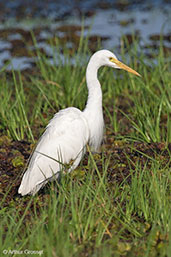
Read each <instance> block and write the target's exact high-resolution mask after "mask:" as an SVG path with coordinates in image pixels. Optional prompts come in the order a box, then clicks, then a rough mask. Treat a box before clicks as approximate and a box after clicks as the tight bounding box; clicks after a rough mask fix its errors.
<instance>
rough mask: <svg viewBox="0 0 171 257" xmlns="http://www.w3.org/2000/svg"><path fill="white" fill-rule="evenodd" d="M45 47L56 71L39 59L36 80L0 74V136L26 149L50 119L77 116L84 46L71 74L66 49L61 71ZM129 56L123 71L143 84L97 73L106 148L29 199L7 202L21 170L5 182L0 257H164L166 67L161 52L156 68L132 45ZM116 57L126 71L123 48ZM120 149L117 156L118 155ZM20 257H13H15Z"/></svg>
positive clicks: (170, 81)
mask: <svg viewBox="0 0 171 257" xmlns="http://www.w3.org/2000/svg"><path fill="white" fill-rule="evenodd" d="M35 44H36V42H35ZM53 48H54V53H55V54H57V55H58V62H59V64H58V65H57V66H55V65H54V66H52V65H50V64H49V62H48V60H47V58H46V57H44V56H43V55H42V54H40V52H39V51H38V52H37V54H38V57H39V58H38V63H37V67H36V71H35V75H30V76H29V77H28V76H26V77H25V76H24V75H23V74H21V73H20V72H19V73H16V72H13V73H12V78H11V79H7V77H6V74H5V73H4V71H3V74H2V73H1V83H0V91H1V95H2V101H0V122H1V123H0V124H1V134H3V135H7V136H8V137H9V138H12V139H13V140H15V141H16V140H27V141H30V142H32V143H34V142H35V141H37V139H38V138H39V136H40V134H41V133H42V131H43V128H44V127H45V126H46V124H47V123H48V121H49V119H50V118H51V117H52V116H53V114H54V113H55V112H56V111H58V110H59V109H61V108H65V107H68V106H76V107H78V108H80V109H83V108H84V105H85V102H86V97H87V89H86V83H85V69H86V63H87V59H86V56H90V51H89V49H88V44H87V39H85V40H83V38H82V39H81V41H80V46H79V48H78V51H77V52H75V64H74V65H73V64H72V58H73V57H72V56H71V55H70V54H69V51H68V50H67V49H65V48H64V49H63V52H64V62H63V60H62V58H61V56H60V55H59V51H60V46H59V45H58V42H57V43H56V45H55V46H53ZM127 50H128V53H127V54H128V56H130V62H129V65H130V66H131V67H132V68H134V69H135V70H137V71H138V72H139V73H140V74H141V75H142V78H138V77H135V76H133V75H129V74H128V73H126V72H124V71H113V70H111V69H110V68H102V69H100V71H99V79H100V81H101V84H102V89H103V105H104V114H105V120H106V134H107V138H108V139H110V140H111V141H110V143H105V144H104V147H103V149H102V154H101V155H92V153H91V152H90V151H89V155H88V156H87V157H86V160H84V161H83V162H82V163H81V164H80V166H79V168H78V169H77V170H75V171H74V172H73V173H71V174H68V175H66V176H63V177H62V179H61V183H59V184H58V182H54V183H53V184H49V185H48V186H47V187H46V189H45V191H44V192H43V193H42V192H40V194H38V195H36V196H35V197H30V196H27V197H23V198H19V197H13V198H12V199H11V198H9V196H10V194H11V188H12V185H13V184H14V183H16V180H18V174H19V173H21V171H22V168H19V169H18V170H16V171H15V169H14V172H16V178H15V179H14V181H12V184H11V183H10V182H11V181H9V187H7V189H6V192H5V193H3V194H2V192H1V191H0V193H1V195H3V197H2V199H1V209H0V217H1V223H0V228H1V229H0V252H1V254H0V255H1V256H3V250H4V249H6V250H7V251H12V250H14V251H20V256H27V255H29V254H28V253H27V252H24V251H26V250H27V249H28V250H34V251H38V252H37V255H38V254H39V255H41V254H42V255H41V256H47V257H48V256H49V257H51V256H60V257H62V256H74V257H75V256H100V257H102V256H108V257H110V256H149V257H151V256H152V257H153V256H163V257H165V256H169V254H170V252H171V246H170V245H169V237H170V233H171V232H170V226H171V222H170V221H171V219H170V213H171V208H170V206H171V205H170V192H171V188H170V179H171V165H170V164H171V163H170V156H171V154H170V151H169V149H170V148H169V147H170V145H169V143H171V120H170V113H171V104H170V103H171V77H170V73H169V60H168V59H167V58H165V57H164V54H163V48H162V45H161V46H160V49H159V54H158V55H157V56H155V55H154V58H155V60H156V62H157V65H156V64H154V63H153V60H150V59H148V58H147V57H146V56H145V54H144V53H143V52H139V51H138V50H137V43H136V42H135V44H134V48H130V49H129V47H128V48H127ZM121 53H122V60H123V61H124V62H125V63H126V64H128V62H127V61H126V58H125V54H126V53H125V51H124V49H121ZM55 54H54V60H55ZM111 142H112V143H111ZM135 142H142V144H144V145H146V150H148V145H149V148H150V144H152V145H155V144H156V145H157V146H160V145H161V151H159V153H158V152H155V151H154V152H149V151H145V150H144V151H143V150H142V149H139V148H138V147H136V145H134V143H135ZM118 147H119V149H121V150H122V154H119V152H118V154H116V151H117V149H118ZM125 149H127V150H126V151H125ZM128 149H129V150H128ZM162 151H163V152H162ZM135 152H136V154H137V155H136V156H135V155H134V153H135ZM123 153H124V154H123ZM121 157H122V158H121ZM22 251H23V252H22ZM39 251H40V252H39ZM41 251H43V252H41ZM8 253H10V252H8ZM18 254H19V253H18ZM18 254H17V252H13V256H18ZM11 255H12V254H11ZM37 255H36V256H37ZM34 256H35V255H34Z"/></svg>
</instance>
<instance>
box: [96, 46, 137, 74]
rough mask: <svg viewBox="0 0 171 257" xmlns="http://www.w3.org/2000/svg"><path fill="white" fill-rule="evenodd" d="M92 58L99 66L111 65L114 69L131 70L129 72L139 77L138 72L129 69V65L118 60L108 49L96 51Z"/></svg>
mask: <svg viewBox="0 0 171 257" xmlns="http://www.w3.org/2000/svg"><path fill="white" fill-rule="evenodd" d="M92 58H93V59H94V62H96V63H97V65H98V66H99V67H101V66H109V67H112V68H115V69H123V70H126V71H128V72H131V73H133V74H135V75H137V76H140V77H141V75H140V74H139V73H138V72H136V71H135V70H133V69H131V68H130V67H128V66H127V65H125V64H124V63H122V62H120V61H119V60H118V59H117V57H116V56H115V55H114V54H113V53H112V52H110V51H108V50H100V51H97V52H96V53H95V54H94V55H93V56H92Z"/></svg>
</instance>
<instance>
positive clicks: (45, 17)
mask: <svg viewBox="0 0 171 257" xmlns="http://www.w3.org/2000/svg"><path fill="white" fill-rule="evenodd" d="M5 2H6V3H4V1H2V0H1V1H0V7H1V8H0V21H1V23H0V38H1V40H0V67H2V66H3V65H4V63H5V62H6V61H7V60H10V61H11V65H9V66H8V69H11V68H14V69H20V70H23V69H27V68H31V67H32V63H34V61H35V58H34V57H30V56H27V54H26V55H25V53H24V52H23V55H22V56H21V53H20V54H18V53H17V49H16V48H17V46H18V44H20V41H21V42H22V41H23V39H26V42H25V46H24V47H25V48H29V47H30V46H27V37H26V36H25V35H22V33H21V31H20V30H21V29H22V30H24V31H26V32H27V31H30V30H32V29H39V33H37V35H36V38H37V40H38V42H39V44H38V45H39V47H40V48H43V49H44V51H45V53H46V54H47V55H49V56H51V55H52V50H51V48H50V46H49V45H48V44H47V39H48V38H52V37H54V35H55V36H57V37H59V38H62V37H64V36H65V35H66V32H65V31H64V32H63V31H60V27H61V26H64V25H65V26H70V25H78V26H80V24H81V20H82V17H83V16H84V25H85V26H86V27H87V28H86V29H85V31H84V33H85V35H87V33H89V34H90V35H92V36H93V35H97V36H100V37H102V38H103V37H105V38H106V40H104V41H103V40H102V45H103V47H104V48H107V49H111V50H113V49H119V46H120V44H121V37H122V35H130V34H132V33H134V34H135V35H139V37H140V42H139V46H140V47H141V48H142V49H143V48H144V51H147V50H146V48H145V47H146V45H150V44H154V41H153V40H151V38H150V37H151V36H152V35H160V34H161V33H162V34H163V35H167V36H168V37H167V38H168V39H167V40H165V41H164V44H165V47H167V49H168V50H169V49H171V44H170V43H171V39H170V38H171V37H170V38H169V35H171V4H170V3H169V1H162V0H158V1H152V0H151V1H124V0H122V1H110V0H108V1H99V0H91V1H90V0H89V1H88V0H86V1H79V0H77V1H76V0H75V1H69V0H68V1H67V0H63V1H52V0H48V1H30V0H25V1H24V3H23V1H22V0H15V1H5ZM142 2H143V3H142ZM89 27H91V30H90V29H89ZM17 29H19V30H18V31H17ZM4 30H5V31H6V34H5V33H2V32H3V31H4ZM15 30H16V31H15ZM4 34H5V36H4ZM75 34H76V35H78V36H79V35H80V31H79V30H78V31H76V32H75ZM14 43H15V44H14ZM17 43H18V44H17ZM72 44H73V42H68V47H70V48H72ZM155 44H156V45H158V44H159V40H158V41H155ZM22 47H23V46H22V45H21V48H22ZM21 48H20V47H19V49H18V51H20V49H21ZM26 50H28V49H26ZM169 51H170V50H169Z"/></svg>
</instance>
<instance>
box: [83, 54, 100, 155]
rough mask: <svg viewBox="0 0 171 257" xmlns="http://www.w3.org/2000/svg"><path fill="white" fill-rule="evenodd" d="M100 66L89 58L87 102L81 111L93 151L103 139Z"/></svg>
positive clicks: (93, 59)
mask: <svg viewBox="0 0 171 257" xmlns="http://www.w3.org/2000/svg"><path fill="white" fill-rule="evenodd" d="M99 67H100V66H98V64H97V65H96V60H95V58H91V59H90V61H89V64H88V66H87V70H86V82H87V88H88V100H87V104H86V107H85V109H84V111H83V113H84V115H85V118H86V120H87V123H88V126H89V131H90V139H89V144H90V147H91V149H92V150H93V151H97V150H98V149H99V147H100V145H101V142H102V138H103V127H104V122H103V111H102V90H101V86H100V82H99V80H98V78H97V72H98V69H99Z"/></svg>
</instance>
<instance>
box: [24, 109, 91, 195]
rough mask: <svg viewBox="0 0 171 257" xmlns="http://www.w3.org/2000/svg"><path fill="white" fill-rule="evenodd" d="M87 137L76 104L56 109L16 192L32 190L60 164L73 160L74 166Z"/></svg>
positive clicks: (83, 120)
mask: <svg viewBox="0 0 171 257" xmlns="http://www.w3.org/2000/svg"><path fill="white" fill-rule="evenodd" d="M88 140H89V129H88V125H87V122H86V119H85V118H84V116H83V113H82V112H81V111H80V110H79V109H77V108H73V107H70V108H67V109H64V110H61V111H59V112H58V113H57V114H55V116H54V117H53V119H52V120H51V121H50V122H49V124H48V126H47V128H46V130H45V132H44V134H43V135H42V137H41V138H40V141H39V142H38V144H37V146H36V148H35V150H34V152H33V155H32V157H31V159H30V163H29V166H28V168H27V170H26V172H25V174H24V176H23V179H22V182H21V185H20V188H19V193H21V194H22V195H25V194H28V193H33V194H34V193H36V192H37V191H38V190H39V188H40V187H41V186H42V185H43V184H45V183H46V182H47V180H48V179H49V178H51V177H53V176H54V175H56V177H57V176H58V173H59V171H60V170H61V169H62V168H63V165H62V163H63V164H67V163H69V162H71V161H73V163H74V165H73V167H74V168H75V167H76V166H77V165H78V164H79V162H80V160H81V158H82V155H83V153H84V149H85V146H86V143H87V142H88Z"/></svg>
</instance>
